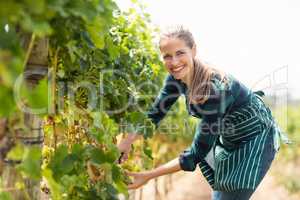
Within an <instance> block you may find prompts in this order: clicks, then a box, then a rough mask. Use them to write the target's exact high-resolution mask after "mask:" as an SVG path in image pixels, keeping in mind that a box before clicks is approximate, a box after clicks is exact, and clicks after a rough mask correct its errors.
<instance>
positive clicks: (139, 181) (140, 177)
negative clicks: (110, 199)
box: [126, 172, 151, 189]
mask: <svg viewBox="0 0 300 200" xmlns="http://www.w3.org/2000/svg"><path fill="white" fill-rule="evenodd" d="M126 174H127V175H128V176H131V177H133V178H134V179H133V182H132V183H131V184H129V185H128V189H137V188H139V187H141V186H142V185H144V184H146V183H147V182H148V181H149V180H150V179H151V174H150V173H149V172H126Z"/></svg>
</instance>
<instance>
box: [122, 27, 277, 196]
mask: <svg viewBox="0 0 300 200" xmlns="http://www.w3.org/2000/svg"><path fill="white" fill-rule="evenodd" d="M160 50H161V54H162V57H163V60H164V65H165V67H166V69H167V71H168V72H169V75H168V76H167V78H166V80H165V85H164V87H163V88H162V90H161V92H160V94H159V95H158V97H157V98H156V100H155V102H154V103H153V105H152V107H151V109H150V110H149V112H148V117H149V118H150V119H151V120H152V122H153V123H154V124H155V125H156V126H158V124H159V122H160V121H161V120H162V119H163V118H164V116H165V115H166V113H167V112H168V110H169V109H170V108H171V106H172V105H173V104H174V103H175V102H176V101H177V99H178V97H179V96H180V95H184V96H185V98H186V104H187V109H188V112H189V114H190V115H193V116H195V117H197V118H201V119H202V120H201V122H200V123H199V125H198V127H197V129H196V133H195V136H194V140H193V142H192V144H191V146H190V147H189V148H188V149H186V150H185V151H184V152H182V153H181V154H180V155H179V157H178V158H176V159H174V160H172V161H170V162H168V163H166V164H164V165H162V166H160V167H158V168H156V169H153V170H150V171H146V172H140V173H128V175H130V176H132V177H134V182H133V183H132V184H131V185H129V188H130V189H135V188H138V187H140V186H141V185H143V184H145V183H146V182H147V181H148V180H150V179H152V178H155V177H158V176H161V175H164V174H168V173H173V172H177V171H179V170H184V171H194V170H195V168H196V166H197V165H199V167H200V169H201V171H202V174H203V176H204V177H205V178H206V180H207V181H208V183H209V184H210V185H211V187H212V188H213V190H214V192H213V200H233V199H239V200H247V199H249V198H250V197H251V195H252V194H253V192H254V191H255V190H256V188H257V186H258V185H259V183H260V182H261V181H262V179H263V177H264V176H265V174H266V172H267V171H268V169H269V167H270V165H271V163H272V161H273V159H274V157H275V154H276V152H277V151H278V148H279V146H278V143H279V137H278V136H280V135H281V134H283V133H282V132H281V131H280V129H279V128H278V126H277V124H276V123H275V121H274V119H273V117H272V114H271V111H270V109H269V108H268V107H267V106H266V105H265V104H264V102H263V99H262V98H261V96H263V92H262V91H260V92H253V91H251V90H250V89H248V88H247V87H246V86H244V85H243V84H242V83H240V82H239V81H238V80H236V79H235V78H234V77H233V76H231V75H229V74H224V73H222V72H220V71H219V70H217V69H215V68H213V67H211V66H209V65H206V64H203V63H202V62H201V61H200V60H199V59H198V58H196V45H195V42H194V39H193V36H192V34H191V33H190V31H189V30H187V29H185V28H183V27H182V26H179V27H174V28H173V29H171V30H169V31H168V32H166V33H164V34H162V36H161V39H160ZM137 138H140V137H138V135H135V134H133V135H130V136H129V137H128V138H125V139H123V141H121V143H120V145H119V149H120V150H121V151H122V152H124V154H125V157H126V154H127V153H128V152H129V151H128V150H129V149H130V145H131V143H132V142H133V141H134V140H135V139H137Z"/></svg>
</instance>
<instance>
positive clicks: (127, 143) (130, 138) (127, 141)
mask: <svg viewBox="0 0 300 200" xmlns="http://www.w3.org/2000/svg"><path fill="white" fill-rule="evenodd" d="M139 137H142V136H140V135H137V134H133V133H132V134H128V135H127V137H125V138H123V139H122V141H121V142H120V143H119V145H118V149H119V151H120V152H121V156H120V158H119V161H118V162H119V164H121V163H122V162H124V161H126V160H127V159H128V154H129V153H130V150H131V144H132V143H133V142H134V141H135V140H136V139H138V138H139Z"/></svg>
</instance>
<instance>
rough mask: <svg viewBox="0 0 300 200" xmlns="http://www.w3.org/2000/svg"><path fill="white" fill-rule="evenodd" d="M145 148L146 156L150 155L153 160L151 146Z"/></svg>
mask: <svg viewBox="0 0 300 200" xmlns="http://www.w3.org/2000/svg"><path fill="white" fill-rule="evenodd" d="M143 150H144V153H145V154H146V156H148V157H149V158H150V159H151V160H153V157H152V150H151V148H150V147H149V146H144V148H143Z"/></svg>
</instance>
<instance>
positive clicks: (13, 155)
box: [6, 143, 24, 160]
mask: <svg viewBox="0 0 300 200" xmlns="http://www.w3.org/2000/svg"><path fill="white" fill-rule="evenodd" d="M23 154H24V145H22V144H21V143H17V145H16V146H14V148H13V149H12V150H10V152H9V153H8V154H7V156H6V157H7V158H8V159H12V160H22V158H23Z"/></svg>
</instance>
